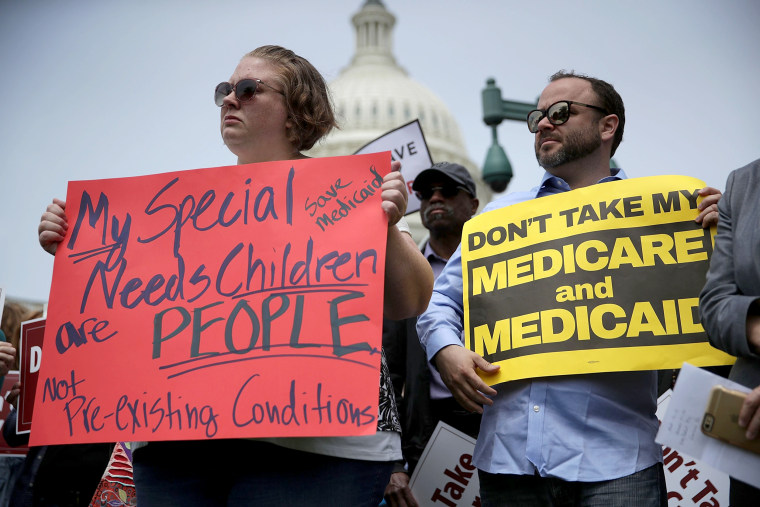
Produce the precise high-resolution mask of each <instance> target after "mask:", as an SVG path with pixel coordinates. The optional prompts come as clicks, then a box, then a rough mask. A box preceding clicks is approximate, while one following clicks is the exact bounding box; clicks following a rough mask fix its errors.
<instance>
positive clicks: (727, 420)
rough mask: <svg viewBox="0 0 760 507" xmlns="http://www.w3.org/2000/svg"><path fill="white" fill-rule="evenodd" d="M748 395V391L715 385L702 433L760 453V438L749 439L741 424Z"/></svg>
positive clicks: (703, 420)
mask: <svg viewBox="0 0 760 507" xmlns="http://www.w3.org/2000/svg"><path fill="white" fill-rule="evenodd" d="M746 397H747V393H742V392H740V391H734V390H732V389H727V388H725V387H723V386H714V387H713V388H712V391H710V399H709V401H708V403H707V409H706V410H705V415H704V417H703V418H702V433H704V434H705V435H707V436H708V437H712V438H717V439H718V440H721V441H723V442H726V443H728V444H731V445H736V446H738V447H741V448H742V449H746V450H748V451H752V452H754V453H757V454H760V438H756V439H754V440H747V437H746V436H745V433H746V431H747V430H746V428H742V427H741V426H739V411H740V410H741V408H742V403H744V398H746Z"/></svg>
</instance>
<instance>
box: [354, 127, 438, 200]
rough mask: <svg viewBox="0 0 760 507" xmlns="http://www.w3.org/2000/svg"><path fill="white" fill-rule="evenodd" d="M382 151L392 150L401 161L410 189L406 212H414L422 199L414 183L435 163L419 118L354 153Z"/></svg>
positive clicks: (403, 173)
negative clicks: (415, 193) (418, 176)
mask: <svg viewBox="0 0 760 507" xmlns="http://www.w3.org/2000/svg"><path fill="white" fill-rule="evenodd" d="M381 151H390V152H391V158H392V159H393V160H394V161H398V162H401V174H402V176H404V180H405V181H406V187H407V190H408V191H409V203H408V204H407V206H406V214H407V215H408V214H409V213H414V212H415V211H417V210H419V209H420V200H419V199H417V196H416V195H414V192H412V183H413V182H414V178H416V177H417V175H418V174H419V173H420V172H422V171H424V170H425V169H429V168H430V167H431V166H432V165H433V160H432V159H431V158H430V151H428V147H427V143H426V142H425V135H424V134H423V133H422V126H421V125H420V122H419V120H413V121H411V122H409V123H407V124H406V125H402V126H400V127H398V128H397V129H394V130H391V131H389V132H386V133H385V134H383V135H382V136H380V137H378V138H377V139H375V140H374V141H370V142H369V143H367V144H365V145H364V146H362V147H361V148H359V149H358V150H357V151H356V153H354V155H362V154H364V153H378V152H381Z"/></svg>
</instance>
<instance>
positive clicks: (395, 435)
mask: <svg viewBox="0 0 760 507" xmlns="http://www.w3.org/2000/svg"><path fill="white" fill-rule="evenodd" d="M214 100H215V102H216V105H217V106H220V108H221V134H222V139H223V140H224V143H225V144H226V145H227V147H228V148H229V149H230V151H231V152H232V153H234V154H235V155H236V156H237V158H238V164H249V163H255V162H268V161H275V160H291V159H298V158H305V156H304V155H303V154H302V152H303V151H305V150H308V149H309V148H311V147H312V146H313V145H314V144H315V143H316V142H317V141H318V140H319V139H321V138H322V137H323V136H325V135H326V134H327V133H328V132H329V131H330V130H332V129H333V128H334V127H336V121H335V117H334V114H333V110H332V105H331V102H330V98H329V94H328V90H327V85H326V84H325V81H324V79H323V77H322V76H321V75H320V74H319V72H318V71H317V70H316V69H315V68H314V67H313V66H312V65H311V64H310V63H309V62H308V61H307V60H305V59H304V58H302V57H300V56H298V55H296V54H295V53H293V52H292V51H290V50H287V49H284V48H282V47H279V46H262V47H260V48H258V49H255V50H254V51H252V52H250V53H248V54H247V55H245V56H244V57H243V58H242V60H241V61H240V63H239V64H238V66H237V68H236V69H235V71H234V72H233V74H232V77H231V78H230V81H229V82H223V83H221V84H219V85H218V86H217V87H216V90H215V93H214ZM399 168H400V164H399V163H397V162H394V163H393V165H392V169H393V171H392V172H391V173H389V174H388V175H387V176H386V177H385V178H384V180H383V184H382V189H381V192H382V207H383V210H384V211H385V213H386V215H387V217H388V224H389V225H388V231H387V234H388V237H387V249H386V266H385V297H384V307H383V310H384V311H383V313H384V316H385V317H388V318H391V319H402V318H407V317H411V316H414V315H418V314H420V313H422V312H423V311H424V310H425V308H426V306H427V303H428V300H429V298H430V294H431V292H432V286H433V276H432V271H431V269H430V265H429V264H428V262H427V261H426V260H425V259H424V257H422V255H421V254H420V251H419V249H418V248H417V246H416V244H415V243H414V241H413V239H412V237H411V235H410V234H409V228H408V225H407V224H406V222H405V220H404V219H403V215H404V212H405V210H406V204H407V190H406V184H405V182H404V180H403V178H402V176H401V174H400V173H399V172H398V170H399ZM64 209H65V203H64V202H63V201H60V200H57V199H56V200H54V201H53V204H51V205H49V206H48V208H47V211H46V212H45V213H44V214H43V216H42V220H41V222H40V225H39V228H38V232H39V240H40V244H41V245H42V247H43V248H44V249H45V250H47V251H48V252H50V253H55V251H56V248H57V245H58V243H59V242H60V241H62V240H63V237H64V235H65V233H66V216H65V213H64ZM382 370H383V375H381V386H380V415H379V416H378V428H377V432H376V433H375V434H374V435H370V436H366V437H319V438H311V437H308V438H273V439H258V440H208V441H186V442H183V441H179V442H152V443H150V444H148V445H144V446H143V447H138V448H137V449H136V450H135V451H134V454H133V465H134V474H135V483H136V487H137V496H138V498H139V504H140V506H141V507H144V506H165V505H273V506H274V505H276V506H282V505H351V506H357V505H372V506H376V505H378V504H379V503H380V501H381V500H382V496H383V490H384V488H385V485H386V484H387V483H388V479H389V478H390V475H391V471H392V468H393V462H394V460H399V459H401V444H400V436H399V432H400V426H399V424H398V417H397V414H396V413H395V401H394V400H393V398H392V387H391V386H390V380H389V378H388V376H387V374H386V372H387V367H386V366H385V362H384V357H383V363H382ZM221 383H223V382H221Z"/></svg>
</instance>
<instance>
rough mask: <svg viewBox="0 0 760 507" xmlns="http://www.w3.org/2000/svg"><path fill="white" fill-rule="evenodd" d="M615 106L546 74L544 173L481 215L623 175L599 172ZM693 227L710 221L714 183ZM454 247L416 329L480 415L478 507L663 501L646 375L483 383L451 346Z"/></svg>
mask: <svg viewBox="0 0 760 507" xmlns="http://www.w3.org/2000/svg"><path fill="white" fill-rule="evenodd" d="M624 126H625V109H624V106H623V101H622V99H621V98H620V95H619V94H618V93H617V92H616V91H615V89H614V88H613V87H612V85H610V84H609V83H606V82H604V81H601V80H599V79H595V78H590V77H587V76H582V75H576V74H573V73H565V72H558V73H556V74H555V75H553V76H552V77H551V78H550V83H549V85H548V86H547V87H546V88H545V89H544V91H543V92H542V93H541V97H540V98H539V102H538V109H537V110H535V111H533V112H531V114H530V115H529V116H528V128H529V130H530V131H531V132H532V133H534V134H535V151H536V159H537V160H538V163H539V165H540V166H541V167H543V168H544V169H545V170H546V172H545V174H544V176H543V178H542V180H541V184H540V186H538V187H537V188H534V189H533V190H531V191H530V192H517V193H511V194H509V195H506V196H504V197H502V198H500V199H498V200H496V201H494V202H492V203H490V204H489V205H488V206H487V207H486V208H485V210H484V211H489V210H492V209H497V208H502V207H505V206H509V205H511V204H515V203H518V202H522V201H526V200H529V199H535V198H540V197H543V196H545V195H551V194H556V193H560V192H566V191H569V190H572V189H576V188H582V187H587V186H590V185H594V184H596V183H601V182H605V181H612V180H618V179H624V178H626V176H625V174H624V173H623V171H622V170H619V169H610V159H611V157H612V155H613V154H614V153H615V150H616V149H617V147H618V145H619V144H620V142H621V140H622V137H623V129H624ZM700 193H701V194H702V195H703V196H707V197H706V198H705V199H704V200H703V201H702V202H701V203H700V205H699V211H700V213H699V215H698V216H697V218H696V221H697V222H700V223H702V225H703V227H708V226H709V225H711V224H713V223H715V222H716V221H717V205H716V203H717V201H718V199H719V198H720V194H719V192H718V191H717V190H714V189H710V188H705V189H702V190H701V191H700ZM462 290H463V289H462V266H461V253H460V251H459V250H457V251H456V252H455V253H454V255H453V256H452V257H451V259H450V260H449V263H448V264H447V266H446V268H445V269H444V271H443V273H442V274H441V275H440V277H439V278H438V279H437V281H436V284H435V288H434V290H433V297H432V299H431V300H430V305H429V306H428V310H427V311H426V312H425V313H424V314H423V315H422V316H420V317H419V320H418V324H417V330H418V334H419V336H420V342H421V343H422V345H423V347H424V348H425V351H426V354H427V357H428V360H429V361H431V362H432V363H433V364H435V365H436V367H437V368H438V370H439V372H440V374H441V377H442V378H443V380H444V382H445V383H446V385H447V386H448V387H449V389H450V390H451V392H452V394H453V395H454V397H455V398H456V399H457V401H458V402H459V403H460V404H462V406H463V407H465V408H466V409H468V410H471V411H473V412H478V413H482V414H483V419H482V423H481V428H480V435H479V437H478V441H477V444H476V447H475V453H474V456H473V460H474V463H475V465H476V466H477V467H478V473H479V478H480V493H481V499H482V501H483V505H484V506H489V505H498V506H502V505H518V506H530V507H534V506H542V505H546V506H552V505H584V506H591V505H599V506H606V507H609V506H633V505H635V506H637V507H638V506H650V505H651V506H658V505H663V506H665V505H667V499H666V489H665V479H664V474H663V470H662V448H661V447H660V446H659V445H658V444H656V443H655V441H654V438H655V434H656V433H657V428H658V421H657V417H656V416H655V410H656V404H657V395H656V389H657V384H656V382H657V377H656V373H655V372H648V371H635V372H615V373H599V374H593V375H569V376H560V377H545V378H535V379H526V380H517V381H511V382H506V383H502V384H498V385H496V386H494V388H492V387H489V386H488V385H487V384H485V383H484V382H483V381H482V380H481V379H480V377H478V375H477V373H476V371H477V370H482V371H484V372H487V373H488V372H494V371H496V370H497V369H498V367H497V366H494V365H492V364H490V363H488V362H487V361H486V360H485V359H483V358H482V357H480V356H479V355H477V354H475V353H474V352H472V351H470V350H468V349H465V348H464V347H463V346H462V342H461V338H460V337H461V336H462V335H463V331H462V328H463V294H462Z"/></svg>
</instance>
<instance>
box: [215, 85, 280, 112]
mask: <svg viewBox="0 0 760 507" xmlns="http://www.w3.org/2000/svg"><path fill="white" fill-rule="evenodd" d="M260 84H263V85H264V86H266V87H267V88H272V90H274V91H276V92H277V93H279V94H280V95H285V94H284V93H282V92H281V91H280V90H278V89H277V88H274V87H272V86H270V85H268V84H266V83H265V82H264V81H262V80H261V79H241V80H240V81H238V82H237V84H236V85H235V86H232V84H230V83H228V82H226V81H225V82H223V83H219V84H218V85H216V89H215V90H214V102H215V103H216V105H217V106H219V107H222V105H223V104H224V98H225V97H227V95H229V94H230V93H232V92H233V91H234V92H235V98H237V99H238V100H239V101H240V102H248V101H249V100H252V99H253V96H254V95H256V90H257V89H258V87H259V85H260Z"/></svg>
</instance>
